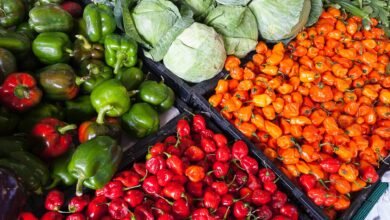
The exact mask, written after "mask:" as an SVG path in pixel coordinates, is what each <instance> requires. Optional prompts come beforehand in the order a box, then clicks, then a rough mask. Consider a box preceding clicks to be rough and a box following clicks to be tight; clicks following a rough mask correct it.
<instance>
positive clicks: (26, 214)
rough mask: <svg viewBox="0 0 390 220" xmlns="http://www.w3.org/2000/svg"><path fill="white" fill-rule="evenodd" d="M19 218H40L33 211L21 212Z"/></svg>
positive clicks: (32, 219)
mask: <svg viewBox="0 0 390 220" xmlns="http://www.w3.org/2000/svg"><path fill="white" fill-rule="evenodd" d="M18 220H38V218H37V217H35V215H34V214H33V213H31V212H22V213H20V214H19V216H18Z"/></svg>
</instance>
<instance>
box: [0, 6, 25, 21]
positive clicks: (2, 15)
mask: <svg viewBox="0 0 390 220" xmlns="http://www.w3.org/2000/svg"><path fill="white" fill-rule="evenodd" d="M25 15H26V9H25V8H24V4H23V1H22V0H2V1H0V26H1V27H4V28H8V27H12V26H15V25H17V24H19V23H20V22H22V21H23V19H24V16H25Z"/></svg>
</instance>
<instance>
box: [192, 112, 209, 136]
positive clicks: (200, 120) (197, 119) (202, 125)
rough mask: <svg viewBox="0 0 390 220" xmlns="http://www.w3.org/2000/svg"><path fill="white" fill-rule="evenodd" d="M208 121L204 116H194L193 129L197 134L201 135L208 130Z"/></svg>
mask: <svg viewBox="0 0 390 220" xmlns="http://www.w3.org/2000/svg"><path fill="white" fill-rule="evenodd" d="M206 127H207V126H206V120H205V118H204V117H203V116H202V115H198V114H196V115H194V117H193V118H192V128H193V129H194V131H195V132H197V133H200V132H201V131H203V130H204V129H206Z"/></svg>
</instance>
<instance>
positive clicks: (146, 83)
mask: <svg viewBox="0 0 390 220" xmlns="http://www.w3.org/2000/svg"><path fill="white" fill-rule="evenodd" d="M62 3H63V0H2V1H1V2H0V84H2V85H1V86H3V85H4V84H5V83H6V79H7V77H8V76H10V75H12V74H13V73H16V72H19V73H24V74H29V75H31V76H32V77H33V78H34V79H35V81H36V84H37V85H36V86H37V88H39V90H41V91H42V99H40V100H38V101H36V102H37V103H33V105H31V108H29V109H27V110H25V111H23V112H22V111H20V112H18V111H15V109H10V108H7V105H5V104H4V103H1V100H0V167H2V168H6V169H9V170H13V171H14V172H15V173H16V175H18V176H19V177H20V179H21V180H22V183H23V184H24V185H25V188H27V189H28V190H29V191H30V192H35V193H41V192H42V191H43V190H45V189H50V188H53V187H56V186H58V185H62V186H71V185H77V194H78V195H80V194H81V193H82V186H84V187H88V188H91V189H99V188H101V187H102V186H104V185H105V184H106V183H107V182H108V181H109V180H110V179H111V177H112V176H113V175H114V173H115V172H116V170H117V168H118V165H119V163H120V161H121V158H122V148H121V147H120V145H119V143H120V136H121V133H122V132H124V133H125V134H128V135H130V136H132V137H134V138H144V137H146V136H148V135H151V134H153V133H156V132H157V130H158V129H159V126H160V121H159V114H160V113H162V112H164V111H167V110H168V109H170V108H171V107H172V106H173V104H174V102H175V94H174V92H173V91H172V89H171V88H169V87H168V86H167V85H166V84H164V82H163V81H161V82H157V81H153V80H150V79H147V78H148V77H147V76H146V75H145V74H144V72H143V70H142V68H143V67H142V62H140V61H139V59H138V56H137V52H138V46H137V44H136V42H135V41H134V40H132V39H130V38H129V37H127V36H125V35H121V34H118V32H117V26H116V21H115V17H114V14H113V10H112V8H110V7H109V6H107V5H103V4H98V3H96V4H95V3H90V4H88V5H85V7H84V8H83V11H80V13H76V12H74V11H72V10H68V9H67V8H66V7H63V5H62ZM74 4H78V3H77V2H76V1H75V2H74ZM20 84H21V86H24V85H23V82H20ZM1 86H0V88H1ZM23 98H24V100H18V101H19V102H26V103H27V102H29V103H30V104H31V102H32V100H28V99H29V97H28V96H25V97H23ZM14 99H20V97H18V96H15V97H14ZM45 118H56V119H59V120H61V121H64V122H66V123H67V124H75V125H77V126H78V129H76V130H75V131H72V132H73V133H72V135H73V137H72V138H73V143H72V145H71V146H70V147H69V150H68V151H67V152H66V153H64V154H62V155H60V156H59V157H56V158H51V159H50V160H48V159H47V158H39V155H38V154H34V153H35V152H36V151H35V150H34V149H33V148H34V146H28V143H31V142H30V139H29V138H30V136H31V132H32V130H33V128H34V127H35V126H36V125H37V124H38V123H39V122H40V121H41V120H43V119H45ZM46 132H47V131H46ZM15 134H24V136H23V138H21V137H20V136H15ZM57 135H58V134H57ZM48 139H50V137H48Z"/></svg>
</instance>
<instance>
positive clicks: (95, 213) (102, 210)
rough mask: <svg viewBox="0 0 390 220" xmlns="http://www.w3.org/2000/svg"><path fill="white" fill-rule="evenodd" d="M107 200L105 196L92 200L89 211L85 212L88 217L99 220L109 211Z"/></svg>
mask: <svg viewBox="0 0 390 220" xmlns="http://www.w3.org/2000/svg"><path fill="white" fill-rule="evenodd" d="M106 203H107V200H106V197H104V196H97V197H95V198H93V199H92V200H91V202H90V203H89V204H88V207H87V211H86V212H85V214H86V216H87V218H88V219H92V220H98V219H101V218H102V217H103V216H104V215H105V214H106V213H107V212H108V206H107V204H106Z"/></svg>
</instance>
